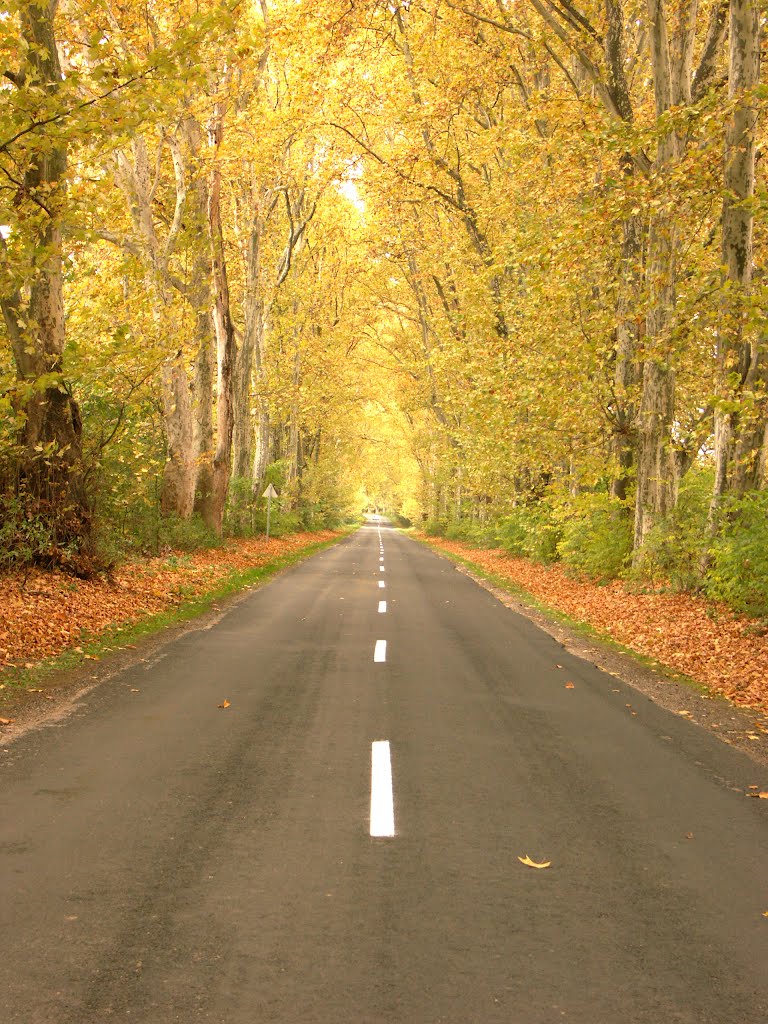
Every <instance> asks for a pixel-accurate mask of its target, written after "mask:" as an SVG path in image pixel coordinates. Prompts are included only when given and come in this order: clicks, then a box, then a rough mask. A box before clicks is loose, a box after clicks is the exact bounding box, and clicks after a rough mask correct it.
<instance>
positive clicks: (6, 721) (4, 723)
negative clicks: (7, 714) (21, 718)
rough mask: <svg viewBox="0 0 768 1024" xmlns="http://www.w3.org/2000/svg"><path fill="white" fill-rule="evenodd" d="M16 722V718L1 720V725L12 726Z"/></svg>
mask: <svg viewBox="0 0 768 1024" xmlns="http://www.w3.org/2000/svg"><path fill="white" fill-rule="evenodd" d="M15 721H16V719H15V718H0V725H12V724H13V723H14V722H15Z"/></svg>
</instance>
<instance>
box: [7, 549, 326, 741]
mask: <svg viewBox="0 0 768 1024" xmlns="http://www.w3.org/2000/svg"><path fill="white" fill-rule="evenodd" d="M340 536H342V534H341V533H340V532H337V531H332V530H323V531H319V532H317V533H295V534H290V535H288V536H286V537H281V538H271V539H270V540H266V539H265V538H263V537H257V538H252V539H238V540H230V541H227V542H226V543H225V544H224V545H222V546H221V547H218V548H209V549H205V550H200V551H194V552H170V553H165V554H163V555H161V556H159V557H149V558H146V557H145V558H136V559H132V560H130V561H127V562H125V563H123V564H121V565H119V566H118V567H117V568H115V569H114V570H112V571H111V572H110V573H108V574H106V575H104V576H99V577H95V578H94V579H91V580H80V579H74V578H73V577H72V576H70V575H67V574H65V573H62V572H57V571H45V570H42V569H30V570H22V569H19V570H14V571H7V572H4V573H2V574H0V727H2V726H4V725H10V724H11V722H10V720H9V719H11V718H15V717H16V715H17V714H19V713H21V712H23V710H24V709H23V707H20V704H19V700H20V699H21V698H22V697H23V696H24V695H25V694H26V695H32V694H38V695H42V697H43V698H45V699H48V700H52V699H55V698H54V697H53V696H52V692H53V691H52V687H55V686H56V685H57V674H59V675H61V674H66V672H67V671H71V670H73V669H77V668H78V667H79V668H82V667H83V666H85V665H89V664H91V663H92V662H98V661H100V660H101V656H102V654H106V653H107V652H113V651H125V650H126V649H129V648H134V647H135V644H134V643H132V642H131V641H137V640H138V639H139V638H143V637H147V636H149V635H151V634H153V633H156V632H158V631H159V630H161V629H163V628H164V627H167V626H171V625H176V624H178V623H180V622H183V621H184V620H187V619H190V618H193V617H194V616H196V615H199V614H201V613H202V612H204V611H207V610H208V609H210V608H211V607H213V608H216V607H217V605H216V604H215V603H214V602H217V601H219V600H222V599H223V598H225V597H227V596H228V595H231V594H235V593H237V592H238V591H240V590H242V589H243V588H245V587H248V586H250V585H253V584H255V583H258V582H259V580H260V579H261V578H263V577H265V576H269V575H272V574H273V573H274V572H276V571H278V570H279V569H281V568H284V567H285V566H287V565H290V564H292V563H293V562H294V561H297V560H298V559H299V558H301V557H302V555H303V554H305V553H306V554H309V553H310V552H311V551H314V550H316V549H317V548H318V547H320V546H324V545H326V544H328V543H330V542H331V541H334V540H337V539H338V538H339V537H340ZM22 703H23V702H22Z"/></svg>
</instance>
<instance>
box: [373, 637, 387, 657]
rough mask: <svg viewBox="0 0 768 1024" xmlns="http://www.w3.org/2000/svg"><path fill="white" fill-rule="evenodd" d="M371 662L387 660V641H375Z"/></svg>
mask: <svg viewBox="0 0 768 1024" xmlns="http://www.w3.org/2000/svg"><path fill="white" fill-rule="evenodd" d="M373 660H374V661H386V660H387V641H386V640H377V641H376V646H375V647H374V648H373Z"/></svg>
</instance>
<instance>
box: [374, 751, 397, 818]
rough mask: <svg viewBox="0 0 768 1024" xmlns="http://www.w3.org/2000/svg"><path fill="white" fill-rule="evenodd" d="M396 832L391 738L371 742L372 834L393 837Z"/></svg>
mask: <svg viewBox="0 0 768 1024" xmlns="http://www.w3.org/2000/svg"><path fill="white" fill-rule="evenodd" d="M394 834H395V807H394V801H393V799H392V758H391V756H390V752H389V740H376V741H375V742H374V743H372V744H371V835H372V836H376V837H381V838H391V837H392V836H394Z"/></svg>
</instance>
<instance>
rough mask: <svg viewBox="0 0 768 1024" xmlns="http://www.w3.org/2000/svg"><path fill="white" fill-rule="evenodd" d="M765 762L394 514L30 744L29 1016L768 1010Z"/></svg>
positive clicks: (383, 1017) (654, 1018) (23, 851)
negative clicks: (580, 652) (505, 596)
mask: <svg viewBox="0 0 768 1024" xmlns="http://www.w3.org/2000/svg"><path fill="white" fill-rule="evenodd" d="M561 666H562V667H561ZM569 683H572V684H573V685H572V686H569V685H568V684H569ZM226 701H228V702H229V706H227V707H220V705H222V704H224V703H225V702H226ZM628 705H631V707H628ZM633 711H634V712H636V713H635V714H632V712H633ZM761 774H763V773H761V770H760V769H759V768H758V767H757V766H756V765H754V764H752V763H751V762H750V761H749V760H748V759H747V758H746V757H745V756H744V755H742V754H739V753H737V752H736V751H734V750H732V749H731V748H729V747H727V746H726V745H724V744H722V743H720V742H719V741H717V740H716V739H714V738H713V737H711V736H710V735H709V734H708V733H705V732H704V731H703V730H700V729H698V728H697V727H696V726H694V725H692V724H691V723H689V722H686V721H685V720H683V719H682V718H680V717H678V716H676V715H674V714H671V713H669V712H666V711H664V710H662V709H660V708H659V707H658V706H656V705H655V704H653V703H652V702H650V701H649V700H647V699H646V698H644V697H642V696H640V695H638V694H637V693H636V692H635V691H633V690H632V689H630V688H629V687H628V686H626V685H624V684H623V683H620V682H618V681H617V680H616V679H615V678H613V677H611V676H609V675H607V674H603V673H601V672H600V671H598V670H597V669H596V668H594V667H593V666H592V665H590V664H588V663H586V662H584V661H581V660H579V659H578V658H577V657H575V656H573V655H570V654H568V653H566V652H565V651H564V650H563V649H562V648H561V647H560V646H559V645H558V644H557V643H556V642H555V640H553V639H552V638H551V637H550V636H548V635H546V634H544V633H542V632H541V631H539V630H538V629H537V628H536V627H535V626H533V625H532V624H531V623H530V622H528V621H527V620H525V619H523V618H521V617H519V616H518V615H516V614H515V613H514V612H512V611H509V610H508V609H506V608H504V607H503V606H502V605H501V604H500V603H498V602H497V601H496V600H495V599H494V598H493V597H492V596H491V595H490V594H489V593H487V592H486V591H485V590H483V589H482V588H480V587H479V586H477V585H476V584H475V583H474V582H472V581H471V580H470V579H468V578H467V577H466V576H465V575H463V574H461V573H459V572H457V571H456V569H455V568H454V566H453V565H452V563H450V562H448V561H447V560H445V559H442V558H439V557H438V556H436V555H435V554H433V553H431V552H430V551H428V550H426V549H424V548H422V547H421V546H420V545H419V544H417V543H416V542H414V541H412V540H410V539H408V538H406V537H404V536H402V535H400V534H398V533H397V532H396V531H394V530H392V529H390V528H388V527H387V526H385V525H384V524H380V525H378V524H376V523H371V524H368V525H367V526H365V527H364V528H362V529H361V530H360V531H359V532H358V533H356V534H355V535H353V536H352V537H350V538H349V539H348V540H346V541H344V542H343V543H341V544H339V545H337V546H336V547H334V548H331V549H329V550H326V551H324V552H322V553H321V554H318V555H316V556H314V557H313V558H311V559H309V560H308V561H306V562H304V563H302V564H301V565H300V566H297V567H296V568H294V569H292V570H291V571H289V572H287V573H285V574H283V575H282V576H281V577H279V578H277V579H276V580H275V581H273V582H272V583H270V584H269V585H268V586H265V587H263V588H262V589H260V590H258V591H255V592H254V593H253V594H251V595H249V596H248V597H247V598H246V599H244V600H243V601H241V602H240V603H238V604H236V605H234V606H233V607H232V608H230V610H229V611H228V612H227V613H226V614H224V616H223V617H222V618H221V620H220V621H219V622H218V623H216V624H215V625H213V626H212V627H211V628H209V629H200V630H196V631H192V632H189V633H186V634H185V635H183V636H181V637H180V638H177V639H176V640H173V641H171V642H169V643H168V644H167V645H166V646H164V647H163V648H161V650H160V653H159V656H156V657H153V658H151V659H149V660H148V661H146V662H144V663H138V664H136V665H135V666H134V667H132V668H129V669H127V670H125V671H123V672H121V673H120V674H118V675H117V676H115V677H113V678H112V679H111V680H110V681H108V682H107V683H105V684H103V685H102V686H100V687H99V688H98V689H96V690H94V691H92V692H91V693H90V694H89V695H88V696H87V698H85V700H84V701H83V702H82V703H81V704H80V705H79V706H78V708H77V709H76V710H75V711H74V713H73V714H72V715H70V716H69V717H68V718H67V719H65V720H63V721H61V722H59V723H58V724H56V725H52V726H49V727H47V728H43V729H39V730H37V731H34V732H31V733H28V734H27V735H26V736H25V737H22V738H21V739H19V740H18V741H17V742H16V743H14V744H11V745H10V746H8V747H7V749H5V750H4V751H3V750H0V808H1V810H0V879H1V880H2V894H3V895H2V902H1V903H0V908H1V909H0V918H1V919H2V920H1V926H0V1008H2V1012H0V1019H2V1020H3V1021H4V1022H5V1024H94V1022H102V1021H110V1022H112V1021H129V1022H135V1024H172V1022H180V1024H197V1022H203V1021H205V1022H215V1024H267V1022H280V1024H368V1022H369V1024H439V1022H440V1024H442V1022H445V1024H475V1022H477V1024H553V1022H567V1024H646V1022H647V1024H678V1022H685V1024H765V1021H766V1020H768V917H764V916H763V914H764V912H765V911H768V879H767V878H766V854H767V853H768V801H761V800H757V799H747V798H745V795H744V794H745V791H746V790H747V788H748V786H749V785H754V784H759V785H760V786H761V788H766V789H768V786H766V785H765V782H766V781H768V780H765V779H763V778H761ZM372 832H373V833H375V834H374V835H372V834H371V833H372ZM526 856H528V857H530V858H531V859H532V860H533V861H535V862H537V863H541V862H546V861H550V862H551V866H550V867H548V868H542V869H537V868H533V867H528V866H526V865H524V864H522V863H521V862H520V860H519V859H518V858H519V857H526Z"/></svg>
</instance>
